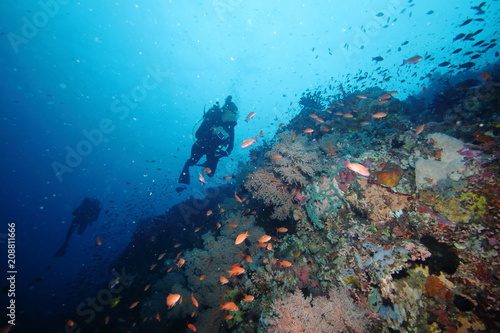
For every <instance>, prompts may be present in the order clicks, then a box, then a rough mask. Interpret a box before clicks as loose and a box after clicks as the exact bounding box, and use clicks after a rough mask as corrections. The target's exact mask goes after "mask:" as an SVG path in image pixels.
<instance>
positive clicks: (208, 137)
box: [176, 96, 238, 192]
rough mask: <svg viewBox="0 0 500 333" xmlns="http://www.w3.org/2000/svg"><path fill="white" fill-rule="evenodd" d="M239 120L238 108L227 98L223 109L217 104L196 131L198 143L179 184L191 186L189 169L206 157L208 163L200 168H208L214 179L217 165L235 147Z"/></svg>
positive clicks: (207, 172)
mask: <svg viewBox="0 0 500 333" xmlns="http://www.w3.org/2000/svg"><path fill="white" fill-rule="evenodd" d="M237 118H238V107H237V106H236V105H235V104H234V103H233V102H232V97H231V96H227V97H226V100H225V103H224V105H223V106H222V108H221V107H220V106H219V102H217V103H216V104H215V105H214V106H212V107H211V108H210V109H209V110H208V111H207V112H206V113H205V114H204V115H203V123H202V124H201V126H200V128H198V130H197V131H196V134H195V137H196V142H195V143H194V144H193V147H192V148H191V157H190V158H189V159H188V160H187V161H186V163H185V164H184V168H183V169H182V172H181V175H180V176H179V183H181V184H186V185H189V183H190V176H189V168H190V167H192V166H193V165H196V163H198V161H199V160H200V159H201V158H202V157H203V155H206V161H205V162H204V163H203V164H201V165H200V166H202V167H205V168H206V174H207V175H208V176H209V177H213V176H214V174H215V170H216V169H217V163H219V159H220V158H221V157H225V156H229V154H231V152H232V151H233V147H234V126H236V124H237V123H236V119H237ZM185 189H186V187H185V186H180V187H177V189H176V190H177V192H181V191H183V190H185Z"/></svg>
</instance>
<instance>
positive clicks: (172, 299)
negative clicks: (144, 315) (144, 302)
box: [167, 294, 182, 309]
mask: <svg viewBox="0 0 500 333" xmlns="http://www.w3.org/2000/svg"><path fill="white" fill-rule="evenodd" d="M177 302H179V303H182V295H181V294H168V296H167V305H168V308H169V309H171V308H172V307H173V306H175V304H177Z"/></svg>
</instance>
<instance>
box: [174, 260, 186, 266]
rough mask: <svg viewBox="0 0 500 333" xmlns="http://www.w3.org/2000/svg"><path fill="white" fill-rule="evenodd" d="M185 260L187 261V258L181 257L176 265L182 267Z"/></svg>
mask: <svg viewBox="0 0 500 333" xmlns="http://www.w3.org/2000/svg"><path fill="white" fill-rule="evenodd" d="M185 262H186V260H184V259H182V258H180V259H179V261H178V262H177V264H176V265H177V267H179V268H180V267H182V265H184V263H185Z"/></svg>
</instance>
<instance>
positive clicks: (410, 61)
mask: <svg viewBox="0 0 500 333" xmlns="http://www.w3.org/2000/svg"><path fill="white" fill-rule="evenodd" d="M422 59H423V58H422V57H421V56H419V55H416V56H413V57H411V58H409V59H406V60H404V61H403V65H404V64H416V63H417V62H419V61H420V60H422Z"/></svg>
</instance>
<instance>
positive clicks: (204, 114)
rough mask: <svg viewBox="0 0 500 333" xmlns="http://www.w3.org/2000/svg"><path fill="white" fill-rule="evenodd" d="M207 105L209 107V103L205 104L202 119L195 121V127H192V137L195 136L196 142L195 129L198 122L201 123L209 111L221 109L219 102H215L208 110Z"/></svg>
mask: <svg viewBox="0 0 500 333" xmlns="http://www.w3.org/2000/svg"><path fill="white" fill-rule="evenodd" d="M206 107H207V105H206V104H205V105H204V106H203V117H201V118H200V119H198V120H197V121H196V123H194V125H193V128H192V130H191V137H192V138H193V141H194V142H196V136H195V132H196V131H195V129H196V127H197V126H198V124H199V123H200V122H201V121H202V120H204V119H205V116H206V115H207V113H209V112H213V110H214V109H219V110H220V106H219V102H215V104H214V105H213V106H212V107H211V108H210V109H209V110H208V111H205V109H206Z"/></svg>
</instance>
